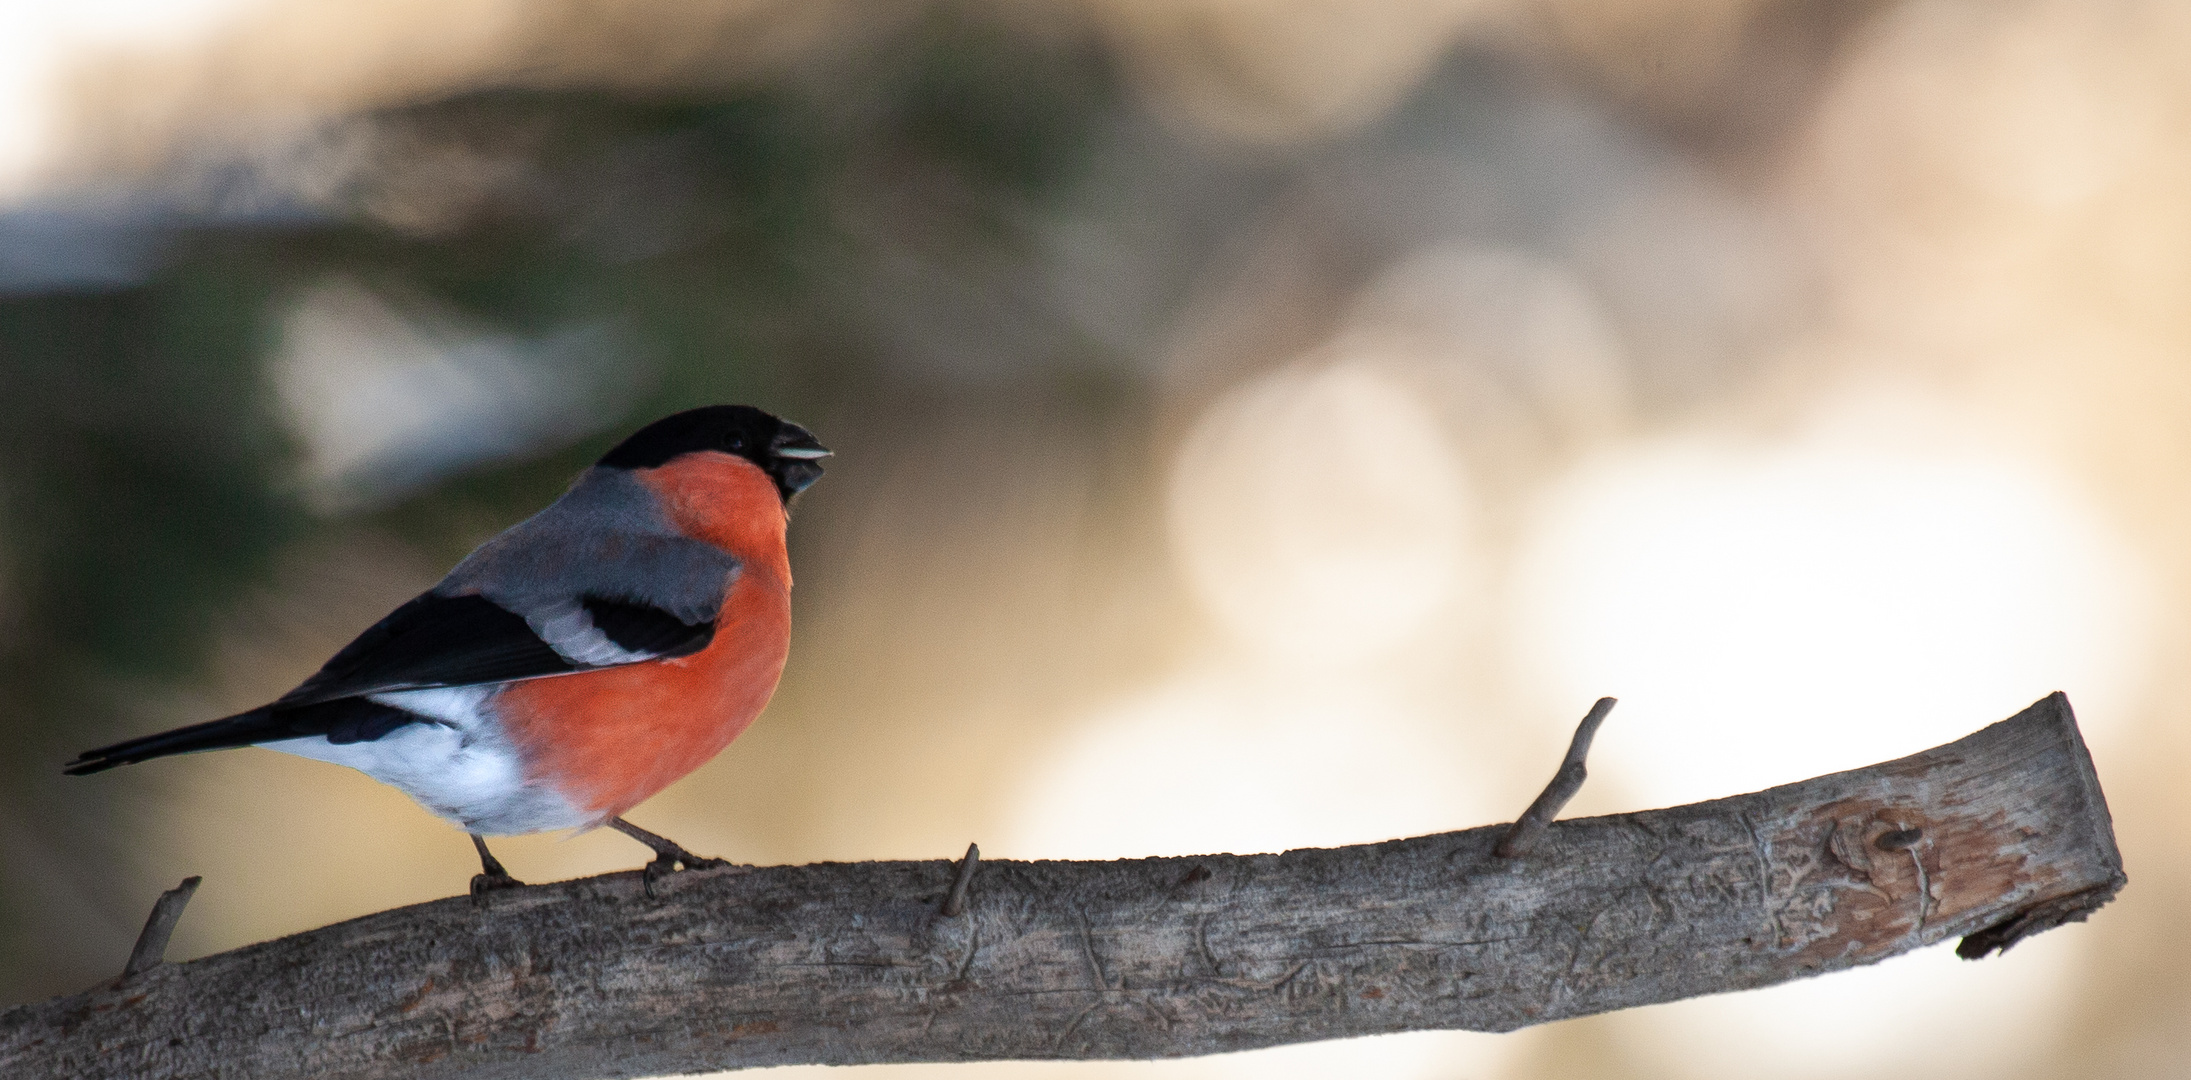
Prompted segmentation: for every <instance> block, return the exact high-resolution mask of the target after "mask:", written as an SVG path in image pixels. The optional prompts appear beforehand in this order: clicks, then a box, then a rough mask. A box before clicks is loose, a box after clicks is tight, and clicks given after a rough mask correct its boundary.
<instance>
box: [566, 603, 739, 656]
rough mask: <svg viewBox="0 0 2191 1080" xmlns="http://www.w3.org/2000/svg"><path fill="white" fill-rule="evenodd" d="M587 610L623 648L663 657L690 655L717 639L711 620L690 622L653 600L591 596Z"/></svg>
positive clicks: (603, 629) (604, 631)
mask: <svg viewBox="0 0 2191 1080" xmlns="http://www.w3.org/2000/svg"><path fill="white" fill-rule="evenodd" d="M585 607H586V614H587V615H590V616H592V617H593V627H594V629H596V630H599V631H601V633H602V634H604V635H606V636H607V637H608V639H609V640H610V641H613V642H615V643H616V645H617V647H618V648H620V649H625V650H627V651H630V652H635V653H645V654H647V655H648V656H652V657H656V658H660V657H664V656H688V655H691V654H692V653H696V652H699V651H700V650H702V649H705V648H707V647H708V642H710V641H713V640H714V639H715V624H714V623H712V622H699V623H687V622H683V621H681V620H679V619H678V618H677V616H675V615H672V614H670V613H669V612H667V611H663V610H662V609H661V608H658V607H655V606H654V605H652V604H634V603H631V602H629V601H624V600H610V599H608V598H606V597H600V596H588V597H586V599H585Z"/></svg>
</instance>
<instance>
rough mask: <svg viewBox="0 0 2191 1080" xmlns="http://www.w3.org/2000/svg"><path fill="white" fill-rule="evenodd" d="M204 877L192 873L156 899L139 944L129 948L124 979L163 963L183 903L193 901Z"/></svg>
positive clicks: (180, 914)
mask: <svg viewBox="0 0 2191 1080" xmlns="http://www.w3.org/2000/svg"><path fill="white" fill-rule="evenodd" d="M203 880H205V879H203V878H201V877H199V876H197V875H196V874H192V875H191V876H189V877H186V878H184V879H183V883H182V884H180V885H177V886H175V887H174V888H172V889H169V890H167V891H166V892H164V893H161V894H160V898H159V899H158V900H155V901H153V903H152V914H150V915H148V916H146V917H145V928H144V930H143V932H141V933H139V934H138V935H137V947H136V948H134V949H131V950H129V963H127V964H124V965H123V966H122V978H125V979H127V978H129V977H131V976H133V975H142V974H144V973H145V972H147V971H150V970H152V969H153V968H156V967H159V966H160V961H161V959H162V958H164V957H165V956H166V955H167V939H168V938H169V937H170V936H172V935H173V934H174V933H175V924H176V923H178V922H181V921H182V918H183V905H185V904H188V903H190V894H191V893H194V892H197V891H198V882H200V881H203Z"/></svg>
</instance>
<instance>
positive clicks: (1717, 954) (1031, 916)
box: [0, 694, 2123, 1078]
mask: <svg viewBox="0 0 2191 1080" xmlns="http://www.w3.org/2000/svg"><path fill="white" fill-rule="evenodd" d="M1504 831H1505V829H1504V828H1503V827H1499V826H1493V827H1488V828H1481V829H1471V830H1468V831H1465V832H1456V833H1444V834H1439V835H1435V836H1420V837H1414V838H1412V839H1407V840H1394V841H1389V842H1386V843H1379V844H1365V845H1360V846H1357V847H1348V848H1333V849H1318V850H1302V851H1289V852H1286V853H1284V854H1281V855H1248V856H1231V855H1210V856H1200V857H1193V858H1172V859H1137V860H1123V861H1118V862H1017V861H1011V860H984V861H983V862H982V863H981V871H980V888H979V902H978V903H973V904H968V905H966V907H965V909H964V911H963V912H962V913H961V914H959V915H958V916H956V917H948V918H947V917H944V916H942V915H941V914H940V913H939V911H938V907H939V901H941V900H942V899H943V898H944V897H945V896H946V894H947V893H948V892H949V887H950V886H951V884H952V883H953V882H954V879H955V877H956V874H957V871H958V867H957V866H955V865H954V864H953V863H952V862H950V861H946V860H941V859H937V860H929V861H925V862H895V863H851V864H822V865H815V866H778V867H766V868H758V869H751V870H746V869H744V868H734V869H729V870H701V871H695V872H691V873H687V874H679V875H677V876H675V877H674V878H670V879H667V880H666V881H665V882H664V883H663V884H664V893H665V895H664V896H663V897H662V898H661V899H660V900H650V899H648V898H647V897H646V895H645V894H644V892H643V891H642V886H641V882H640V875H639V874H637V873H624V874H612V875H607V876H605V877H598V878H590V879H585V880H580V881H570V882H562V883H558V884H552V885H540V886H530V887H526V888H521V889H512V890H509V891H508V892H507V893H505V894H503V895H499V896H498V897H497V902H496V903H495V904H494V905H493V906H492V907H491V908H490V909H488V910H485V911H481V910H478V909H475V908H473V907H472V905H471V904H470V903H469V902H468V901H467V900H465V899H463V898H457V899H451V900H443V901H436V902H434V903H429V904H420V905H416V906H413V907H408V908H402V909H398V910H394V911H386V912H382V913H380V914H377V915H371V916H367V917H365V918H361V919H355V920H352V921H350V922H346V923H341V924H338V925H335V926H329V927H325V928H322V929H319V930H315V931H311V932H309V933H304V934H298V935H296V936H293V937H288V938H283V939H281V940H279V941H270V942H266V943H264V944H260V945H254V946H251V947H249V948H245V949H239V950H236V951H235V952H230V953H224V954H221V955H219V956H211V957H207V958H205V959H202V960H196V961H192V962H189V963H183V964H169V965H163V966H161V967H159V968H155V969H153V970H152V971H149V972H146V973H145V974H144V976H142V977H141V979H140V980H138V981H137V982H134V983H132V984H131V985H130V986H129V987H128V988H127V989H126V990H124V991H116V990H111V989H104V988H102V989H98V990H93V991H90V992H88V993H85V994H80V995H77V996H75V997H69V998H61V999H56V1000H54V1001H49V1002H44V1003H41V1004H35V1005H28V1006H22V1007H19V1008H16V1009H12V1010H9V1011H8V1012H6V1013H4V1014H0V1075H7V1076H73V1077H109V1076H111V1077H120V1076H128V1077H133V1078H162V1077H198V1076H208V1077H209V1076H216V1075H219V1076H236V1075H311V1076H320V1077H397V1076H401V1077H469V1076H480V1077H484V1076H518V1075H523V1076H528V1077H594V1076H607V1075H620V1076H629V1075H646V1074H660V1073H676V1072H692V1071H702V1070H709V1069H725V1068H736V1067H741V1066H758V1065H784V1064H793V1063H800V1062H822V1063H832V1064H853V1063H864V1062H885V1061H972V1060H985V1059H998V1058H1151V1057H1173V1056H1182V1055H1190V1054H1205V1053H1213V1052H1217V1051H1224V1050H1242V1049H1248V1048H1252V1047H1259V1046H1271V1045H1275V1044H1280V1043H1290V1042H1302V1041H1308V1040H1312V1039H1328V1038H1336V1037H1341V1036H1348V1035H1366V1034H1374V1033H1381V1032H1393V1031H1408V1030H1418V1029H1429V1028H1469V1029H1474V1030H1479V1031H1507V1030H1511V1029H1514V1028H1519V1027H1523V1026H1526V1025H1530V1024H1536V1023H1542V1022H1545V1021H1548V1020H1557V1019H1561V1018H1563V1017H1570V1016H1581V1015H1585V1014H1588V1013H1597V1012H1604V1011H1607V1010H1611V1009H1620V1008H1627V1007H1629V1006H1634V1005H1646V1004H1651V1003H1654V1002H1661V1001H1671V1000H1674V999H1677V998H1683V997H1690V996H1693V995H1697V994H1705V993H1716V992H1722V991H1728V990H1741V989H1747V988H1751V987H1758V986H1765V985H1768V984H1771V983H1777V982H1782V981H1785V980H1788V979H1793V978H1798V977H1801V976H1805V975H1814V974H1818V973H1821V972H1830V971H1835V970H1838V969H1842V968H1847V967H1851V966H1855V965H1858V964H1866V963H1871V962H1873V961H1876V960H1880V959H1883V958H1885V957H1887V956H1891V955H1894V954H1896V953H1901V952H1905V951H1908V950H1910V949H1915V948H1919V947H1921V946H1925V945H1929V944H1933V943H1936V942H1941V941H1946V940H1948V939H1952V938H1957V937H1965V936H1966V935H1967V936H1968V937H1967V940H1966V948H1972V947H1974V946H1973V944H1972V943H1980V944H1982V946H1983V948H1984V949H1993V948H2006V947H2008V946H2009V945H2012V944H2014V942H2015V941H2016V939H2017V938H2018V937H2020V936H2022V935H2024V934H2028V933H2031V932H2035V931H2038V930H2043V929H2046V928H2048V927H2051V926H2054V925H2058V924H2059V923H2060V922H2062V921H2064V920H2068V919H2077V918H2082V917H2083V916H2084V915H2085V914H2086V913H2088V912H2090V911H2091V910H2093V909H2094V908H2096V907H2098V906H2099V905H2100V904H2102V903H2105V902H2106V900H2107V899H2108V898H2109V897H2111V896H2112V895H2113V894H2114V892H2115V890H2116V889H2118V888H2120V887H2121V885H2122V883H2123V874H2122V864H2121V859H2120V856H2119V855H2118V854H2117V852H2116V849H2115V843H2114V838H2113V834H2112V832H2111V831H2110V826H2109V822H2108V815H2107V808H2106V804H2105V802H2104V801H2103V800H2102V798H2101V795H2100V788H2099V784H2098V781H2097V779H2096V778H2095V777H2094V775H2093V772H2092V766H2091V761H2090V759H2089V758H2088V757H2087V756H2086V754H2085V750H2084V746H2083V743H2082V741H2081V739H2080V738H2079V737H2078V733H2077V729H2076V724H2075V720H2074V719H2073V717H2072V716H2071V714H2070V710H2069V703H2068V701H2067V700H2066V699H2065V698H2063V697H2062V696H2061V695H2059V694H2057V695H2055V696H2053V697H2050V698H2048V699H2046V700H2044V701H2041V702H2039V703H2038V704H2036V705H2034V706H2032V707H2031V708H2030V709H2027V710H2025V711H2024V712H2023V713H2021V714H2019V715H2017V716H2016V717H2014V718H2013V719H2010V720H2008V721H2005V722H2003V723H2000V724H1995V725H1993V726H1992V727H1989V728H1986V729H1985V730H1983V731H1980V732H1978V733H1976V734H1974V735H1971V736H1970V737H1968V738H1965V739H1962V740H1959V741H1957V742H1954V743H1950V744H1948V745H1946V746H1942V747H1938V748H1936V749H1933V750H1928V751H1926V752H1924V753H1920V754H1916V755H1913V756H1911V757H1907V758H1902V759H1900V760H1898V761H1892V762H1887V763H1885V764H1882V765H1875V766H1872V767H1870V768H1866V769H1858V770H1854V771H1852V772H1845V773H1837V774H1834V775H1831V776H1822V777H1818V778H1816V779H1812V780H1806V781H1803V782H1802V783H1797V784H1790V785H1787V786H1785V787H1779V788H1773V789H1771V790H1769V791H1762V792H1757V793H1755V794H1751V795H1743V796H1738V797H1735V798H1730V799H1721V800H1717V801H1714V802H1708V803H1699V804H1695V805H1690V806H1679V807H1673V808H1670V809H1664V810H1652V811H1647V812H1643V813H1636V814H1621V815H1615V816H1611V817H1599V818H1585V819H1579V820H1571V821H1562V822H1556V823H1553V824H1552V825H1551V827H1550V828H1549V829H1548V830H1547V831H1546V833H1545V834H1544V835H1543V837H1542V838H1541V839H1540V840H1539V841H1538V844H1537V847H1536V848H1535V850H1534V851H1533V853H1532V855H1531V856H1530V857H1528V858H1516V859H1501V858H1497V857H1496V856H1494V855H1493V854H1492V848H1493V846H1494V845H1495V844H1496V842H1497V841H1498V839H1499V837H1500V835H1501V834H1502V833H1503V832H1504Z"/></svg>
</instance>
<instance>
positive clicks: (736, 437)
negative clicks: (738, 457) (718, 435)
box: [723, 431, 746, 451]
mask: <svg viewBox="0 0 2191 1080" xmlns="http://www.w3.org/2000/svg"><path fill="white" fill-rule="evenodd" d="M723 445H724V446H726V447H728V448H730V449H731V450H733V451H737V450H743V449H745V448H746V437H745V435H744V433H742V432H736V431H734V432H731V433H730V434H729V435H727V436H724V438H723Z"/></svg>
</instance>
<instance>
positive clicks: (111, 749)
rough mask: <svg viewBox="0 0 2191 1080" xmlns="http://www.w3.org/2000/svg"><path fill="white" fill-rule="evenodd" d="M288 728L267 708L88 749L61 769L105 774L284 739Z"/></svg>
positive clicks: (69, 771) (86, 773)
mask: <svg viewBox="0 0 2191 1080" xmlns="http://www.w3.org/2000/svg"><path fill="white" fill-rule="evenodd" d="M287 726H288V725H286V724H284V723H282V722H281V721H280V720H279V719H277V718H276V717H275V716H274V714H272V713H271V712H269V711H268V710H266V709H253V710H251V711H250V712H246V713H237V714H236V715H234V716H229V717H223V718H221V719H219V720H208V721H206V722H205V723H203V724H192V725H190V726H189V727H180V728H176V729H175V730H173V731H163V732H161V733H159V734H157V735H146V736H144V737H143V738H139V739H130V740H129V741H127V742H118V743H115V744H114V745H112V746H102V747H100V748H98V749H97V750H86V751H84V752H83V753H81V754H78V755H76V760H74V761H71V762H69V763H68V764H67V765H64V766H62V767H61V771H62V772H64V773H67V774H68V775H70V776H85V775H88V774H90V773H95V772H101V771H104V770H106V769H111V768H114V767H115V766H117V765H135V764H136V763H138V762H140V761H150V760H152V759H153V758H156V757H166V756H168V755H169V754H189V753H194V752H196V751H199V750H227V749H230V748H231V747H237V746H249V745H251V744H252V743H255V742H264V741H266V740H268V739H273V738H280V737H282V736H283V735H285V734H287V732H286V731H284V730H283V729H285V728H286V727H287Z"/></svg>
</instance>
